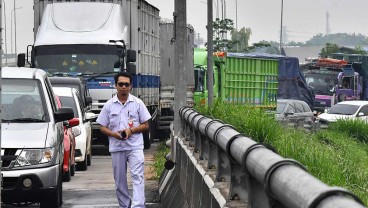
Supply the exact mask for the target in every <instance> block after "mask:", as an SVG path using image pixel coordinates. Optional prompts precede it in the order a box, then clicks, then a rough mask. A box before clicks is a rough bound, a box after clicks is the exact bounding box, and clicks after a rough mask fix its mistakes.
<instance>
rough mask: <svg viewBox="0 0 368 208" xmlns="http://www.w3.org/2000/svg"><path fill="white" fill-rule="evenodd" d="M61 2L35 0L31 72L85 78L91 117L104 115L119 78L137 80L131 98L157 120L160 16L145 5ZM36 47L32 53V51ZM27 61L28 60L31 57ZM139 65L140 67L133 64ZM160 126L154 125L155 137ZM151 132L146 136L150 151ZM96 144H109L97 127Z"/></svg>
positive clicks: (134, 1) (124, 0)
mask: <svg viewBox="0 0 368 208" xmlns="http://www.w3.org/2000/svg"><path fill="white" fill-rule="evenodd" d="M107 2H111V1H105V2H94V1H93V2H92V0H90V1H77V0H75V1H73V0H71V1H69V2H59V1H56V0H49V1H48V0H44V1H39V0H34V20H35V22H34V25H35V26H34V33H35V43H34V45H32V46H28V50H27V51H31V60H30V61H29V60H28V58H27V62H28V63H29V64H30V65H31V67H36V68H41V69H43V70H45V71H46V72H47V73H48V75H49V76H70V77H76V76H78V77H81V79H84V80H86V81H87V87H88V89H89V91H90V95H91V97H92V109H91V110H92V112H94V113H95V114H97V115H98V114H99V112H100V110H101V109H102V107H103V105H104V104H105V102H106V101H107V100H108V99H110V98H111V97H112V96H114V95H115V93H116V89H115V88H114V78H113V77H114V75H115V74H116V73H117V72H118V71H120V70H121V69H123V68H124V69H127V70H128V71H130V72H131V73H132V74H135V76H134V78H133V91H132V93H133V94H134V95H135V96H137V97H139V98H140V99H142V100H143V102H144V103H145V104H146V106H147V108H148V109H149V111H150V113H151V115H153V119H152V121H153V123H156V122H155V119H156V117H155V116H154V115H157V107H158V104H159V84H160V46H159V36H160V32H159V20H160V17H159V10H158V9H157V8H155V7H154V6H152V5H150V4H148V3H147V2H146V1H144V0H114V1H113V2H114V3H107ZM29 47H31V49H30V48H29ZM27 57H28V54H27ZM135 60H136V65H135V64H133V63H132V62H134V61H135ZM154 128H155V125H151V127H150V129H151V131H152V132H154V131H155V129H154ZM149 135H150V134H149V132H147V133H145V134H144V138H145V147H146V148H147V147H149V145H150V139H149ZM92 143H93V144H108V141H107V139H106V137H105V136H104V135H103V134H101V133H100V131H99V125H98V124H97V123H96V122H94V123H93V141H92Z"/></svg>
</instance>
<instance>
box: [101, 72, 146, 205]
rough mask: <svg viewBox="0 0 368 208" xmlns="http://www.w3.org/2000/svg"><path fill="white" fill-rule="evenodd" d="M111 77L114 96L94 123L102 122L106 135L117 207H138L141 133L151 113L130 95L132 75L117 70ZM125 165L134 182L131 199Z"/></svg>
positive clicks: (141, 179)
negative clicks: (113, 82) (114, 88)
mask: <svg viewBox="0 0 368 208" xmlns="http://www.w3.org/2000/svg"><path fill="white" fill-rule="evenodd" d="M114 79H115V87H116V89H117V95H116V96H114V97H113V98H111V99H110V100H108V101H107V102H106V104H105V105H104V107H103V108H102V110H101V113H100V115H99V116H98V118H97V122H98V123H99V124H100V125H101V128H100V130H101V132H102V133H103V134H105V135H107V136H108V138H109V151H110V153H111V158H112V166H113V172H114V179H115V188H116V196H117V198H118V201H119V206H120V208H127V207H130V206H131V207H132V208H138V207H139V208H141V207H145V194H144V154H143V135H142V132H143V131H147V130H148V127H149V126H148V120H149V119H150V118H151V115H150V113H149V112H148V110H147V108H146V106H145V105H144V103H143V101H142V100H140V99H139V98H137V97H135V96H134V95H132V94H130V90H131V88H132V76H131V75H130V74H129V73H128V72H119V73H118V74H116V75H115V77H114ZM127 164H129V167H130V173H131V177H132V184H133V199H132V200H131V199H130V196H129V192H128V184H127ZM130 202H132V203H131V204H130Z"/></svg>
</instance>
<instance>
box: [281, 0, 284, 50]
mask: <svg viewBox="0 0 368 208" xmlns="http://www.w3.org/2000/svg"><path fill="white" fill-rule="evenodd" d="M283 12H284V0H281V26H280V55H281V49H282V18H283Z"/></svg>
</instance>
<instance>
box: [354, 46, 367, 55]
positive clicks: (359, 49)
mask: <svg viewBox="0 0 368 208" xmlns="http://www.w3.org/2000/svg"><path fill="white" fill-rule="evenodd" d="M353 53H354V54H362V55H366V54H367V52H366V51H365V50H364V49H363V47H362V46H355V48H354V51H353Z"/></svg>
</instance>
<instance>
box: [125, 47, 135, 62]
mask: <svg viewBox="0 0 368 208" xmlns="http://www.w3.org/2000/svg"><path fill="white" fill-rule="evenodd" d="M136 60H137V52H136V51H135V50H131V49H128V50H127V59H126V62H127V63H130V62H135V61H136Z"/></svg>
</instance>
